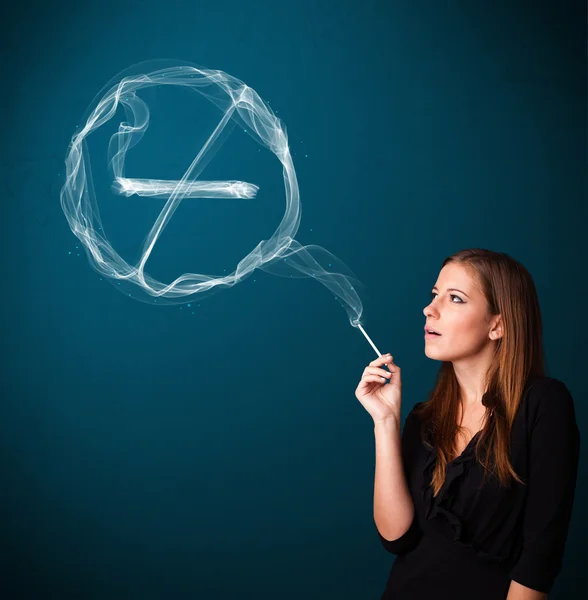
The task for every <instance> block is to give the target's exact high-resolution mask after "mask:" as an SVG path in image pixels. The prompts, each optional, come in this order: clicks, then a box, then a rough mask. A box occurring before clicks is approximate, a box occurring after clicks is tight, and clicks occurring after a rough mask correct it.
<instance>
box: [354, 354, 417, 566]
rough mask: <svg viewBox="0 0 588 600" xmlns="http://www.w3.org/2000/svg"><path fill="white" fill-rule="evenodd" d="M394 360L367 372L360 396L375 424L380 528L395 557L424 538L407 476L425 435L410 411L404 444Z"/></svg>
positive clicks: (376, 362)
mask: <svg viewBox="0 0 588 600" xmlns="http://www.w3.org/2000/svg"><path fill="white" fill-rule="evenodd" d="M393 358H394V357H393V356H391V355H390V354H384V355H382V356H380V357H378V358H377V359H375V360H373V361H372V362H371V363H370V364H369V365H368V366H367V367H366V368H365V369H364V372H363V374H362V377H361V380H360V382H359V384H358V386H357V389H356V390H355V395H356V397H357V399H358V400H359V401H360V402H361V403H362V405H363V406H364V408H365V409H366V410H367V411H368V413H369V414H370V416H371V417H372V419H373V421H374V434H375V438H376V474H375V479H374V521H375V523H376V528H377V529H378V533H379V535H380V540H381V542H382V544H383V545H384V547H385V548H386V550H388V551H389V552H392V553H393V554H404V553H405V552H408V551H409V550H411V549H412V548H413V547H414V546H415V545H416V543H417V542H418V540H419V539H420V537H421V536H422V534H421V531H420V529H419V527H418V525H417V520H416V518H415V512H414V503H413V501H412V497H411V495H410V491H409V489H408V485H407V481H406V471H407V468H408V469H410V463H411V460H410V459H409V457H410V455H411V454H412V448H413V447H414V444H415V443H416V442H417V437H416V436H418V435H420V434H419V431H418V427H416V423H417V421H415V416H414V415H413V414H412V411H411V413H410V414H409V415H408V417H407V418H406V422H405V425H404V431H403V432H402V438H401V436H400V408H401V405H402V374H401V368H400V367H399V366H398V365H396V364H394V360H393ZM384 366H386V367H388V369H389V371H386V370H385V369H384V368H383V367H384ZM413 410H414V409H413ZM405 463H406V464H405Z"/></svg>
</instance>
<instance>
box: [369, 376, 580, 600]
mask: <svg viewBox="0 0 588 600" xmlns="http://www.w3.org/2000/svg"><path fill="white" fill-rule="evenodd" d="M421 404H422V402H419V403H418V404H417V405H416V406H415V407H414V408H413V409H412V410H411V411H410V413H409V415H408V416H407V417H406V421H405V424H404V429H403V431H402V457H403V462H404V470H405V473H406V480H407V483H408V487H409V489H410V493H411V496H412V499H413V501H414V505H415V517H414V519H413V522H412V525H411V526H410V529H409V530H408V531H407V532H406V533H405V534H404V535H403V536H402V537H400V538H398V539H396V540H393V541H388V540H386V539H385V538H384V537H383V536H382V535H381V534H380V533H379V531H378V535H379V537H380V541H381V542H382V544H383V546H384V548H385V549H386V550H388V551H389V552H391V553H393V554H396V555H397V557H396V559H395V561H394V564H393V565H392V568H391V570H390V575H389V577H388V582H387V584H386V590H385V592H384V595H383V596H382V598H381V600H419V599H420V598H436V599H437V600H444V599H447V600H462V599H463V600H466V599H467V600H471V598H476V599H477V600H503V599H505V598H506V596H507V593H508V588H509V586H510V581H511V579H514V580H515V581H517V582H519V583H521V584H522V585H524V586H527V587H529V588H531V589H534V590H537V591H540V592H549V591H550V590H551V588H552V586H553V582H554V580H555V577H556V576H557V574H558V573H559V571H560V569H561V564H562V557H563V552H564V546H565V542H566V538H567V533H568V525H569V521H570V517H571V512H572V505H573V500H574V491H575V487H576V477H577V472H578V460H579V453H580V431H579V429H578V426H577V424H576V416H575V411H574V404H573V399H572V396H571V394H570V392H569V391H568V389H567V387H566V386H565V384H563V383H562V382H561V381H558V380H557V379H553V378H551V377H534V378H532V379H529V380H528V381H527V383H526V386H525V391H524V393H523V398H522V400H521V404H520V407H519V410H518V412H517V415H516V417H515V421H514V424H513V429H512V436H511V448H510V460H511V464H512V466H513V468H514V470H515V471H516V473H517V474H518V476H519V477H520V478H521V479H522V480H523V481H524V482H526V483H527V485H522V484H520V483H518V482H516V481H513V482H512V483H511V485H510V486H509V487H508V488H499V486H498V481H497V479H496V477H495V476H494V475H491V474H488V475H487V476H486V483H485V484H484V486H483V487H481V488H480V486H481V483H482V475H483V471H484V468H483V467H482V465H480V464H479V463H478V462H477V461H476V460H475V456H474V445H475V442H476V440H477V439H478V437H479V435H480V432H478V433H476V435H475V436H474V437H473V438H472V439H471V440H470V443H469V444H468V445H467V446H466V448H465V450H464V451H463V453H462V454H461V455H460V456H458V457H457V458H455V459H454V460H453V461H451V462H450V463H449V464H448V465H447V475H446V479H445V483H444V484H443V487H442V488H441V490H440V492H439V494H438V495H437V497H435V498H433V490H432V488H431V486H430V483H431V478H432V473H433V468H434V466H435V461H436V454H435V451H434V450H429V449H428V448H427V447H426V446H425V445H424V444H423V442H422V441H421V434H420V428H421V421H420V419H419V418H418V416H417V415H416V414H415V412H414V410H415V409H416V408H417V407H418V406H420V405H421ZM429 433H430V428H429V430H428V431H427V435H429ZM427 441H428V442H430V438H429V437H427ZM376 531H377V530H376Z"/></svg>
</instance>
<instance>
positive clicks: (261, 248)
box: [60, 61, 363, 327]
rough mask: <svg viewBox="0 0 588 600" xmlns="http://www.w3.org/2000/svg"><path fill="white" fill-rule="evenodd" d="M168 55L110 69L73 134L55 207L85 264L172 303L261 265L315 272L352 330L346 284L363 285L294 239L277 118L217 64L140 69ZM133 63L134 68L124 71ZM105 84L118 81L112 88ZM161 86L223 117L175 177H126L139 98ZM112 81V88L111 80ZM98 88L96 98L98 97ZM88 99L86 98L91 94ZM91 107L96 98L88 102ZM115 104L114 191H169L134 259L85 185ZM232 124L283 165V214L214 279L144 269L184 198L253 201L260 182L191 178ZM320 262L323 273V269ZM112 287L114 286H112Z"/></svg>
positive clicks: (290, 182) (138, 133)
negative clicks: (118, 116)
mask: <svg viewBox="0 0 588 600" xmlns="http://www.w3.org/2000/svg"><path fill="white" fill-rule="evenodd" d="M155 62H157V63H158V64H159V65H161V64H167V63H168V61H147V62H145V63H139V64H138V65H134V66H133V67H130V68H129V69H125V70H124V71H122V72H121V73H119V74H117V75H116V76H115V77H114V78H113V79H111V80H110V81H109V82H108V83H107V84H106V85H105V86H104V88H102V90H101V92H102V91H103V90H104V89H105V88H108V89H107V91H106V93H104V95H103V96H102V98H100V99H99V101H98V102H97V104H96V108H94V110H93V111H91V112H90V109H88V110H87V111H86V114H87V113H88V112H90V114H89V116H88V118H87V120H86V122H85V124H84V125H83V127H82V128H81V129H80V130H79V131H77V132H76V133H75V135H74V136H73V137H72V139H71V142H70V144H69V146H68V152H67V155H66V159H65V168H66V179H65V183H64V185H63V188H62V190H61V195H60V199H61V206H62V208H63V212H64V214H65V216H66V218H67V220H68V223H69V226H70V228H71V230H72V232H73V233H74V235H75V236H76V237H77V238H78V239H79V240H80V242H81V243H82V244H83V247H84V248H85V250H86V254H87V255H88V259H89V261H90V264H91V266H92V267H93V268H94V269H95V270H96V271H98V272H99V273H101V274H102V275H104V276H105V277H106V278H108V280H109V281H111V283H112V282H113V281H115V280H119V281H127V282H130V283H132V284H135V285H136V286H137V287H138V288H139V290H140V291H141V292H142V294H140V295H139V297H137V296H135V295H133V297H135V299H138V300H141V301H143V302H158V301H159V303H160V304H161V303H164V304H170V303H171V304H178V303H182V302H189V301H191V300H192V301H193V299H192V298H191V296H194V295H195V294H200V295H202V296H205V295H209V294H212V293H214V292H216V291H219V290H220V289H223V288H225V287H232V286H233V285H235V284H236V283H239V282H240V281H242V280H243V279H244V278H245V277H248V276H249V275H250V274H251V273H252V272H253V271H254V270H255V269H262V270H264V271H267V272H269V273H272V274H274V275H279V276H283V277H313V278H314V279H316V280H317V281H319V282H320V283H322V284H323V285H324V286H326V287H327V288H328V289H329V290H330V291H331V292H332V293H333V294H334V296H335V298H336V299H338V300H340V302H341V304H342V306H343V308H344V309H345V310H346V311H347V313H348V316H349V320H350V323H351V325H353V326H354V327H357V326H358V324H359V323H360V319H361V317H362V312H363V306H362V303H361V300H360V298H359V296H358V294H357V292H356V290H355V289H354V287H353V285H352V284H351V282H352V281H353V282H354V283H355V285H356V286H362V284H361V282H360V281H359V280H358V279H357V278H356V277H355V275H354V274H353V273H352V271H350V270H349V269H348V268H347V267H346V266H345V264H344V263H343V262H342V261H340V260H339V259H337V258H336V257H335V256H334V255H333V254H331V253H330V252H329V251H327V250H325V249H324V248H322V247H320V246H315V245H309V246H302V245H301V244H300V243H298V242H297V241H296V240H295V239H294V236H295V235H296V232H297V231H298V227H299V224H300V195H299V190H298V181H297V179H296V173H295V170H294V164H293V162H292V157H291V155H290V149H289V147H288V139H287V136H286V132H285V130H284V128H283V126H282V123H281V121H280V120H279V119H278V118H277V117H276V116H275V114H274V113H273V112H272V110H271V109H270V108H269V106H267V105H266V104H265V103H264V102H263V101H262V99H261V98H260V97H259V95H258V94H257V93H256V92H255V90H253V89H252V88H250V87H249V86H247V85H246V84H245V83H243V82H242V81H240V80H238V79H236V78H234V77H232V76H230V75H227V74H226V73H224V72H222V71H218V70H208V69H203V68H201V67H197V66H195V65H193V64H189V63H182V64H181V65H178V64H177V63H173V65H171V66H169V64H168V66H165V67H163V68H158V69H156V70H153V71H151V72H148V73H144V72H143V71H144V70H146V69H145V67H149V68H153V67H154V66H155V65H154V63H155ZM137 68H139V70H140V71H141V72H140V73H139V74H131V73H132V71H136V70H137ZM113 82H116V83H115V84H114V85H112V83H113ZM161 85H173V86H185V87H188V88H190V89H193V90H195V91H197V92H199V93H200V94H201V95H202V96H204V97H205V98H206V99H207V100H209V101H210V102H212V103H213V104H215V105H216V106H217V107H218V108H219V109H220V111H221V112H220V114H221V115H222V116H221V119H220V121H219V123H218V125H217V126H216V127H215V129H214V131H213V132H212V134H211V135H210V137H209V138H208V140H207V141H206V143H205V144H204V146H203V147H202V149H201V150H200V151H199V152H198V154H197V156H196V157H195V158H194V160H193V161H192V163H191V164H190V166H189V167H188V169H187V170H186V172H185V173H184V175H183V177H182V178H181V179H180V180H179V181H162V180H153V179H130V178H127V177H125V175H124V167H125V157H126V152H127V150H128V149H129V148H131V147H133V146H134V145H135V144H137V143H138V142H139V141H140V139H141V138H142V136H143V135H144V133H145V132H146V130H147V127H148V125H149V108H148V106H147V104H145V102H144V101H143V100H141V98H140V97H139V96H138V95H137V92H138V91H139V90H141V89H142V88H146V87H151V86H161ZM109 86H111V87H109ZM99 95H100V93H99V94H98V95H97V96H96V98H97V97H98V96H99ZM96 98H95V99H94V100H96ZM93 104H94V101H93V102H92V104H91V105H90V106H92V105H93ZM119 105H121V106H122V107H123V108H124V110H125V113H126V116H127V118H128V121H124V122H121V123H120V124H119V126H118V132H117V133H115V134H113V135H112V137H111V138H110V143H109V146H108V166H109V168H110V170H111V172H112V177H113V183H112V189H113V191H115V192H116V193H118V194H121V195H125V196H130V195H133V194H136V195H138V196H151V197H159V198H167V201H166V203H165V205H164V207H163V209H162V211H161V213H160V214H159V216H158V217H157V219H156V221H155V223H154V224H153V226H152V228H151V230H150V231H149V233H148V235H147V236H146V238H145V240H144V242H143V248H142V252H141V257H140V259H139V261H138V263H137V264H135V265H131V264H129V263H127V262H126V261H125V260H124V259H123V258H122V257H121V256H120V255H119V254H118V253H117V252H116V251H115V250H114V248H113V247H112V246H111V244H110V243H109V241H108V240H107V239H106V237H105V235H104V229H103V227H102V222H101V219H100V212H99V210H98V204H97V202H96V198H95V193H94V188H93V185H92V172H91V166H90V159H89V156H88V148H87V142H86V138H87V137H88V136H89V135H90V134H91V133H92V132H93V131H94V130H96V129H98V128H99V127H101V126H102V125H104V123H106V122H107V121H109V120H110V119H112V118H113V117H114V115H115V113H116V110H117V108H118V106H119ZM236 124H240V125H242V126H243V128H244V129H246V130H247V131H248V132H249V134H250V135H251V136H252V137H253V139H255V140H256V141H257V142H258V143H260V144H261V145H262V146H264V147H265V148H268V149H269V150H271V151H272V152H273V153H274V154H275V155H276V156H277V157H278V159H279V160H280V162H281V163H282V167H283V177H284V186H285V192H286V211H285V214H284V217H283V218H282V221H281V222H280V224H279V226H278V228H277V229H276V231H275V232H274V234H273V235H272V237H271V238H270V239H269V240H262V241H260V242H259V244H257V246H256V247H255V248H254V249H253V250H252V251H251V252H250V253H249V254H248V255H247V256H245V258H243V259H242V260H241V261H240V262H239V264H238V265H237V268H236V270H235V271H234V272H233V273H231V274H228V275H223V276H219V277H213V276H209V275H201V274H197V273H184V274H183V275H181V276H180V277H178V278H177V279H175V280H174V281H172V282H171V283H168V284H164V283H162V282H160V281H158V280H156V279H154V278H153V277H151V276H150V275H149V274H148V273H146V272H145V264H146V262H147V260H148V259H149V256H150V254H151V252H152V250H153V248H154V246H155V244H156V242H157V240H158V238H159V236H160V235H161V233H162V231H163V229H164V228H165V227H166V225H167V224H168V222H169V220H170V219H171V217H172V215H173V214H174V212H175V210H176V209H177V207H178V206H179V204H180V202H181V201H182V200H183V199H184V198H197V197H198V198H246V199H251V198H255V195H256V193H257V190H258V187H257V186H255V185H253V184H250V183H246V182H243V181H203V180H199V179H198V177H199V175H200V173H201V172H202V170H203V169H204V167H205V166H206V165H207V164H208V162H209V161H210V159H211V158H212V157H213V156H214V154H215V152H216V151H217V150H218V149H219V148H220V146H221V145H222V143H223V141H224V140H225V139H226V138H227V136H228V134H229V133H230V131H231V129H232V128H233V127H234V126H235V125H236ZM323 265H328V266H329V269H330V270H327V269H325V268H324V266H323ZM115 288H116V289H121V288H120V287H117V286H116V285H115Z"/></svg>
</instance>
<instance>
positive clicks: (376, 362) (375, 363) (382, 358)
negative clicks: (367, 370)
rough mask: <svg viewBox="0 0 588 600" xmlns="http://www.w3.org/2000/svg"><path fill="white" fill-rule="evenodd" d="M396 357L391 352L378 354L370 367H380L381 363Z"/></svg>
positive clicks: (389, 361) (388, 361)
mask: <svg viewBox="0 0 588 600" xmlns="http://www.w3.org/2000/svg"><path fill="white" fill-rule="evenodd" d="M393 358H394V357H393V356H392V355H391V354H382V356H378V358H376V359H375V360H372V362H371V363H370V365H369V366H370V367H379V366H380V365H384V364H386V363H391V362H392V359H393Z"/></svg>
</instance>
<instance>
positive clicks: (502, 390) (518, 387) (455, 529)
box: [355, 248, 580, 600]
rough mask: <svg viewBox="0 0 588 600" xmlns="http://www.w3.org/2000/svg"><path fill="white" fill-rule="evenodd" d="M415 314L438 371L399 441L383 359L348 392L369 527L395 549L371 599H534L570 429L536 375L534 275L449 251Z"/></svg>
mask: <svg viewBox="0 0 588 600" xmlns="http://www.w3.org/2000/svg"><path fill="white" fill-rule="evenodd" d="M423 313H424V315H425V317H426V321H425V354H426V355H427V356H428V357H429V358H431V359H433V360H438V361H441V367H440V369H439V372H438V375H437V379H436V383H435V386H434V388H433V390H432V392H431V393H430V395H429V396H428V398H427V401H426V402H419V403H417V404H416V406H414V407H413V409H412V410H411V411H410V413H409V414H408V416H407V418H406V421H405V423H404V428H403V429H402V436H401V435H400V429H401V428H400V422H401V418H400V412H401V397H402V385H401V369H400V367H399V366H398V365H396V364H395V363H394V362H393V358H394V357H393V356H391V355H389V354H388V355H384V356H381V357H379V358H377V359H376V360H374V361H372V362H371V363H370V364H369V366H367V367H366V368H365V370H364V372H363V375H362V378H361V381H360V382H359V385H358V386H357V389H356V391H355V395H356V397H357V399H358V400H359V401H360V402H361V404H362V405H363V406H364V408H365V409H366V410H367V411H368V413H369V414H370V416H372V418H373V420H374V432H375V438H376V473H375V481H374V521H375V524H376V527H377V531H378V534H379V537H380V540H381V542H382V544H383V546H384V548H386V550H388V551H389V552H391V553H393V554H395V555H397V556H396V559H395V561H394V564H393V566H392V568H391V570H390V575H389V577H388V581H387V584H386V590H385V592H384V595H383V596H382V600H387V599H389V600H405V599H406V600H420V599H421V598H423V599H424V598H427V599H428V598H435V599H436V600H445V599H447V600H462V599H463V600H504V599H506V600H544V599H545V598H547V594H548V592H549V591H550V590H551V588H552V586H553V582H554V580H555V577H556V576H557V574H558V573H559V571H560V568H561V564H562V557H563V552H564V546H565V542H566V537H567V533H568V526H569V521H570V516H571V512H572V506H573V500H574V491H575V487H576V477H577V471H578V459H579V449H580V432H579V429H578V426H577V424H576V418H575V411H574V404H573V399H572V397H571V395H570V392H569V391H568V389H567V388H566V386H565V384H564V383H562V382H561V381H558V380H557V379H553V378H551V377H548V376H546V375H545V374H544V364H543V363H544V357H543V340H542V324H541V312H540V309H539V301H538V298H537V293H536V290H535V286H534V284H533V280H532V278H531V276H530V275H529V273H528V271H527V270H526V269H525V268H524V267H523V266H522V265H521V264H520V263H518V262H517V261H515V260H514V259H512V258H511V257H510V256H508V255H507V254H503V253H496V252H492V251H490V250H485V249H477V248H475V249H468V250H462V251H460V252H458V253H456V254H454V255H453V256H450V257H448V258H447V259H446V260H445V261H444V262H443V265H442V269H441V272H440V273H439V277H438V279H437V282H436V283H435V286H434V287H433V290H432V300H431V303H430V304H429V305H428V306H427V307H426V308H425V309H424V310H423ZM428 331H435V332H436V334H433V333H428ZM384 366H387V367H388V369H389V371H387V370H385V369H384V368H383V367H384Z"/></svg>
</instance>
